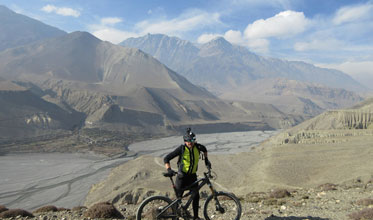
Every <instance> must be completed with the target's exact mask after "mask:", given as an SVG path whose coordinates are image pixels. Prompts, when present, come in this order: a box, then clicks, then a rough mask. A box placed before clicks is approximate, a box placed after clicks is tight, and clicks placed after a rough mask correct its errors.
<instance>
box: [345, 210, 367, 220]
mask: <svg viewBox="0 0 373 220" xmlns="http://www.w3.org/2000/svg"><path fill="white" fill-rule="evenodd" d="M348 217H350V218H351V219H353V220H369V219H373V209H363V210H361V211H359V212H354V213H352V214H350V215H348Z"/></svg>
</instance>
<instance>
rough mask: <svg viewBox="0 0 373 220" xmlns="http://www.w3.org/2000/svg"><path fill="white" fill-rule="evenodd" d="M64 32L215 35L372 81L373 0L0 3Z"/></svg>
mask: <svg viewBox="0 0 373 220" xmlns="http://www.w3.org/2000/svg"><path fill="white" fill-rule="evenodd" d="M0 4H1V5H5V6H7V7H8V8H10V9H12V10H14V11H16V12H17V13H21V14H24V15H27V16H29V17H32V18H34V19H37V20H40V21H42V22H44V23H46V24H49V25H52V26H55V27H58V28H60V29H62V30H65V31H67V32H73V31H78V30H79V31H88V32H90V33H92V34H94V35H95V36H96V37H98V38H100V39H102V40H107V41H110V42H112V43H119V42H121V41H123V40H125V39H126V38H128V37H139V36H143V35H145V34H147V33H162V34H167V35H169V36H177V37H180V38H182V39H185V40H189V41H191V42H195V43H205V42H208V41H209V40H211V39H213V38H215V37H218V36H222V37H225V38H226V39H227V40H228V41H230V42H231V43H234V44H239V45H242V46H245V47H247V48H248V49H249V50H251V51H253V52H255V53H257V54H260V55H263V56H269V57H276V58H281V59H288V60H302V61H306V62H309V63H313V64H316V65H318V66H323V67H331V68H336V69H340V70H342V71H344V72H346V73H348V74H350V75H351V76H353V77H354V78H356V79H358V80H360V81H362V82H364V83H365V84H373V72H372V70H373V0H0Z"/></svg>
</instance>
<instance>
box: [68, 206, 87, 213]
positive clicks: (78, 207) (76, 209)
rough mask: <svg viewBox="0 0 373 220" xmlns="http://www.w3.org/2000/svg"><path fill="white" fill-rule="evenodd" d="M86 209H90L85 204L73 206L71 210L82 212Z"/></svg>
mask: <svg viewBox="0 0 373 220" xmlns="http://www.w3.org/2000/svg"><path fill="white" fill-rule="evenodd" d="M86 209H88V208H87V207H85V206H77V207H74V208H72V209H71V211H73V212H81V211H84V210H86Z"/></svg>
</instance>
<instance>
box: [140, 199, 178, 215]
mask: <svg viewBox="0 0 373 220" xmlns="http://www.w3.org/2000/svg"><path fill="white" fill-rule="evenodd" d="M168 205H169V204H168V203H167V202H165V201H162V200H154V201H151V202H150V203H148V204H147V205H146V206H145V207H144V209H143V211H142V214H141V219H144V220H160V219H162V220H163V219H173V218H174V217H175V214H174V213H173V210H172V208H171V207H169V208H166V207H167V206H168Z"/></svg>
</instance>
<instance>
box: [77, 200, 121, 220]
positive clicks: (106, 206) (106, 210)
mask: <svg viewBox="0 0 373 220" xmlns="http://www.w3.org/2000/svg"><path fill="white" fill-rule="evenodd" d="M84 216H85V217H88V218H119V219H122V218H124V217H123V215H122V214H121V213H120V212H119V211H118V210H117V209H116V208H115V207H114V206H113V205H112V204H111V203H108V202H101V203H97V204H95V205H93V206H92V207H90V208H89V209H88V210H87V211H86V212H85V213H84Z"/></svg>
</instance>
